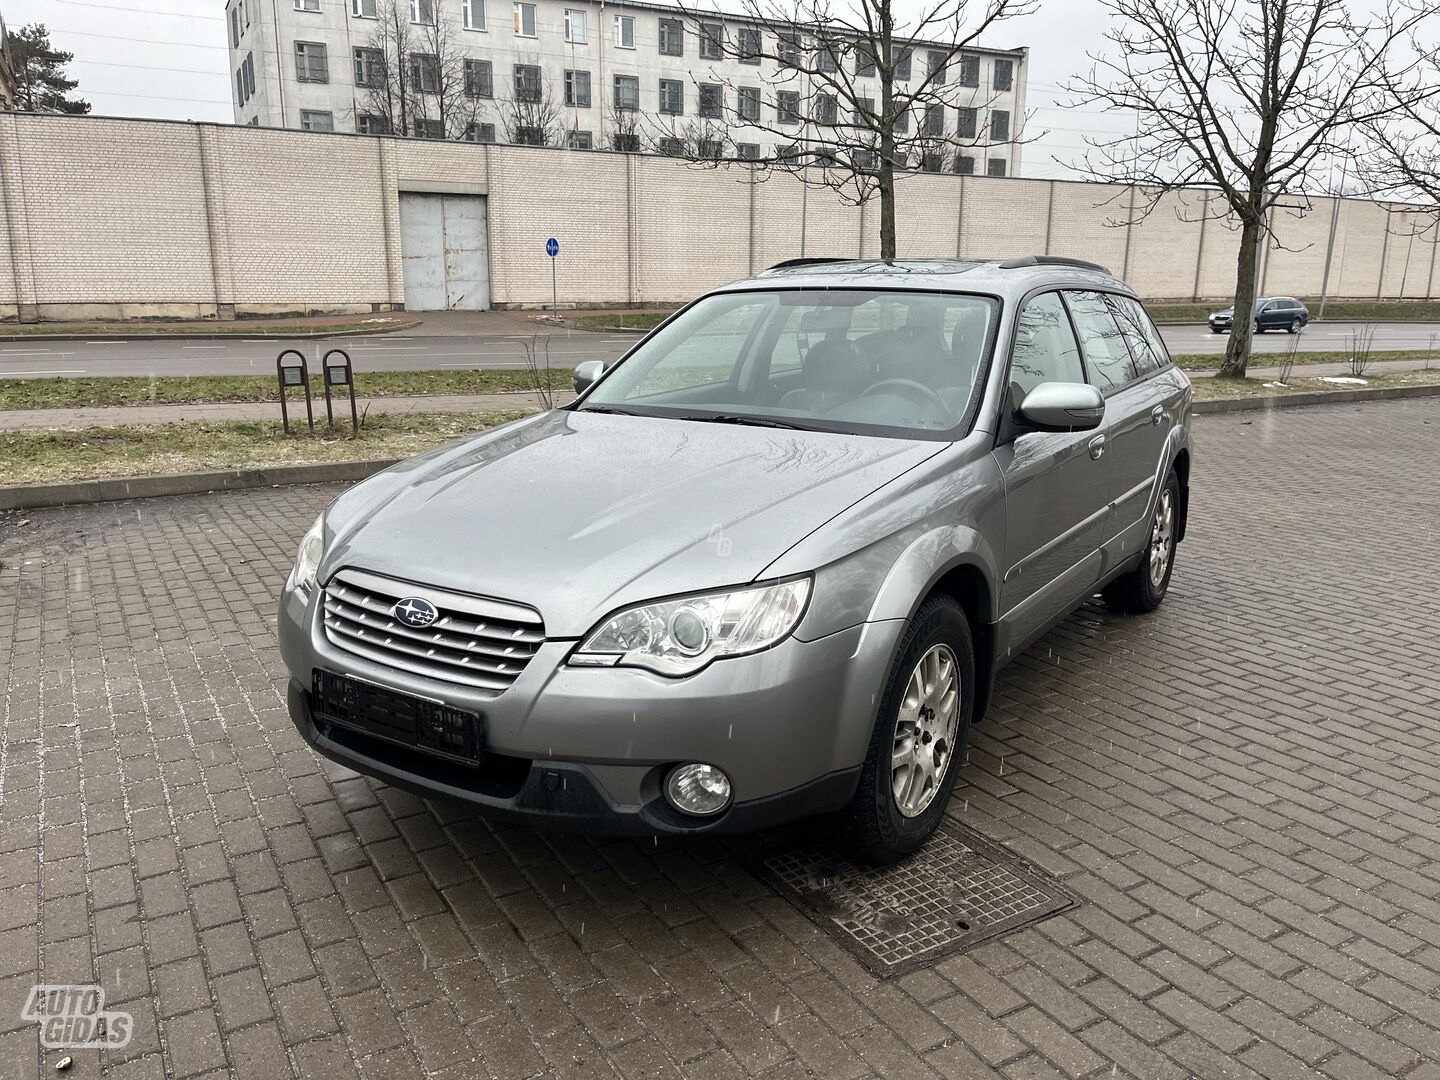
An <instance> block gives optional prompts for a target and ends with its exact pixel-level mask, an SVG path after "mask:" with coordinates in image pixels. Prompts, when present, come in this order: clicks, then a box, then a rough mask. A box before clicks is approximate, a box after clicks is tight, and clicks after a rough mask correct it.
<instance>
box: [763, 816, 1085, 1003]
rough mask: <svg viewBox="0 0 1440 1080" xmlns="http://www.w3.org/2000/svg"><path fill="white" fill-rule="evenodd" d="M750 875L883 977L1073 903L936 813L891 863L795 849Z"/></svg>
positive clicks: (1008, 855) (1040, 876)
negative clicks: (926, 837)
mask: <svg viewBox="0 0 1440 1080" xmlns="http://www.w3.org/2000/svg"><path fill="white" fill-rule="evenodd" d="M757 870H758V872H759V876H760V877H761V878H763V879H764V880H766V881H768V882H769V883H770V884H771V885H772V886H774V887H775V888H776V889H777V890H779V892H780V893H781V894H782V895H783V896H785V897H786V898H787V899H788V900H790V902H791V903H793V904H794V905H795V906H796V907H798V908H799V909H800V910H801V911H802V912H804V913H805V914H806V915H808V916H809V917H810V919H811V920H812V921H814V922H815V923H816V925H818V926H819V927H820V928H821V929H823V930H824V931H826V932H827V933H828V934H830V935H831V936H832V937H834V938H835V939H836V940H837V941H839V942H840V944H842V945H843V946H845V948H846V949H848V950H849V951H850V952H851V953H852V954H853V955H854V956H855V958H856V959H858V960H859V961H860V962H861V963H862V964H864V965H865V967H866V968H867V969H869V970H870V971H871V972H872V973H873V974H875V975H878V976H879V977H881V978H882V979H884V978H891V977H893V976H895V975H903V974H905V973H906V972H907V971H913V970H915V969H916V968H918V967H924V966H927V965H929V964H933V963H934V962H935V961H937V960H939V959H940V958H941V957H942V956H947V955H949V954H950V953H954V952H960V951H962V950H964V949H968V948H971V947H972V946H974V945H977V944H979V943H980V942H982V941H989V940H991V939H993V938H995V937H998V936H999V935H1001V934H1008V933H1010V932H1011V931H1013V930H1018V929H1020V928H1021V927H1024V926H1029V925H1031V924H1032V923H1036V922H1039V921H1040V920H1041V919H1045V918H1049V917H1050V916H1051V915H1056V914H1058V913H1060V912H1062V911H1065V910H1066V909H1068V908H1070V907H1073V906H1074V905H1075V903H1076V900H1075V897H1074V896H1072V895H1071V894H1070V893H1069V892H1068V891H1066V890H1065V889H1064V888H1063V887H1062V886H1061V885H1060V884H1059V883H1058V882H1056V881H1054V880H1053V879H1052V878H1050V877H1049V876H1047V875H1045V874H1044V873H1042V872H1041V871H1039V870H1038V869H1036V868H1034V867H1032V866H1030V865H1029V864H1028V863H1026V862H1024V861H1023V860H1021V859H1020V858H1019V857H1018V856H1017V855H1015V854H1014V853H1013V852H1010V851H1006V850H1005V849H1004V848H1000V847H997V846H995V845H994V844H992V843H990V842H989V841H987V840H985V839H983V838H981V837H980V836H978V835H976V833H975V832H974V831H973V830H971V829H968V828H966V827H965V826H963V825H960V824H958V823H956V822H953V821H950V820H948V819H947V820H945V821H943V822H941V824H940V828H939V829H938V830H937V831H936V833H935V835H934V836H933V837H932V838H931V839H930V842H929V843H928V844H926V845H925V847H924V849H923V850H922V851H921V852H920V853H919V854H918V855H916V856H915V857H914V858H912V859H909V860H907V861H905V862H903V863H901V864H899V865H898V866H886V867H874V866H865V865H861V864H857V863H852V862H849V861H848V860H846V859H845V858H843V857H841V856H838V855H836V854H835V853H833V852H829V851H824V850H821V849H819V848H801V849H796V850H791V851H785V852H780V853H778V854H774V855H770V856H768V857H766V858H764V859H763V860H762V861H761V862H760V863H759V865H758V867H757Z"/></svg>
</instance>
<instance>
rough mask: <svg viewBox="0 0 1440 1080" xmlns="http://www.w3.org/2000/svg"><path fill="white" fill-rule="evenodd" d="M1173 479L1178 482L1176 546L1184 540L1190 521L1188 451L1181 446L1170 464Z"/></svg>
mask: <svg viewBox="0 0 1440 1080" xmlns="http://www.w3.org/2000/svg"><path fill="white" fill-rule="evenodd" d="M1171 467H1172V468H1173V469H1174V470H1175V477H1176V479H1178V480H1179V481H1180V508H1179V509H1180V527H1179V529H1178V530H1177V531H1176V533H1175V542H1176V543H1177V544H1178V543H1179V542H1180V541H1181V540H1184V539H1185V525H1186V523H1187V522H1188V521H1189V520H1190V450H1189V448H1188V447H1184V446H1182V447H1181V448H1180V452H1179V453H1178V454H1176V455H1175V460H1174V462H1173V463H1172V464H1171Z"/></svg>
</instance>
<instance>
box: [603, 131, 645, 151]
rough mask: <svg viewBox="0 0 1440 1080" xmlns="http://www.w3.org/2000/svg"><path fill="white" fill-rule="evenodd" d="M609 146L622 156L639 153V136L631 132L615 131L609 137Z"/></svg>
mask: <svg viewBox="0 0 1440 1080" xmlns="http://www.w3.org/2000/svg"><path fill="white" fill-rule="evenodd" d="M610 145H611V146H613V147H615V149H616V150H619V151H620V152H621V153H623V154H638V153H639V152H640V136H639V135H637V134H636V133H635V132H633V131H617V132H616V133H615V134H614V135H612V136H610Z"/></svg>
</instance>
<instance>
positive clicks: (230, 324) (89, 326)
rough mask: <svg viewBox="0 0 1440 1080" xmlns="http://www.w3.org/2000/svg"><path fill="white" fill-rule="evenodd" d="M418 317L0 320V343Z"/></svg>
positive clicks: (205, 333) (406, 325)
mask: <svg viewBox="0 0 1440 1080" xmlns="http://www.w3.org/2000/svg"><path fill="white" fill-rule="evenodd" d="M420 325H421V323H420V319H419V318H417V317H416V316H415V315H412V314H409V313H407V312H404V311H392V312H381V313H378V314H374V315H371V314H366V313H356V314H352V315H281V316H276V317H274V318H268V317H260V316H256V317H254V318H248V319H223V320H221V319H135V320H126V321H123V322H122V321H90V322H84V321H81V322H44V323H3V324H0V341H68V340H74V339H77V338H86V339H93V338H99V339H102V340H115V341H147V340H153V339H157V338H159V339H170V338H175V339H177V340H179V339H185V338H195V339H199V338H234V339H236V340H240V339H241V338H276V339H279V340H284V339H286V338H310V337H329V336H332V335H342V334H343V335H357V334H385V333H394V332H396V331H399V330H413V329H416V328H418V327H419V326H420Z"/></svg>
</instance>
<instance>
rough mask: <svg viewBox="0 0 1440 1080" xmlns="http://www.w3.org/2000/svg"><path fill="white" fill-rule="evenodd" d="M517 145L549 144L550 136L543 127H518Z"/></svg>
mask: <svg viewBox="0 0 1440 1080" xmlns="http://www.w3.org/2000/svg"><path fill="white" fill-rule="evenodd" d="M515 145H516V146H549V145H550V136H549V134H548V133H547V132H546V131H545V129H544V128H543V127H529V126H522V127H517V128H516V129H515Z"/></svg>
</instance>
